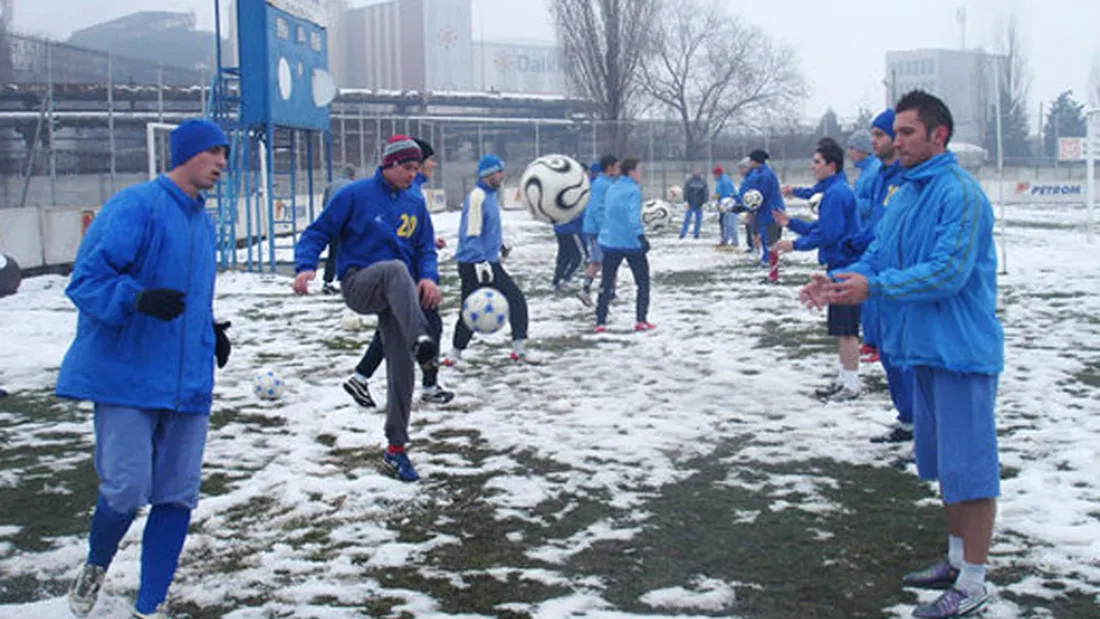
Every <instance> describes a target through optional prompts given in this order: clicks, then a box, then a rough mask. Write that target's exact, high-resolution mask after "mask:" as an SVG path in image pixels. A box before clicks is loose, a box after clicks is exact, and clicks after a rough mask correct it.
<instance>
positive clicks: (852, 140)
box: [848, 129, 875, 155]
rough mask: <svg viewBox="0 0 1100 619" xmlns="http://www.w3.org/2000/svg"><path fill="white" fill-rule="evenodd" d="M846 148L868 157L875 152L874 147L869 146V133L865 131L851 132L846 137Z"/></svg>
mask: <svg viewBox="0 0 1100 619" xmlns="http://www.w3.org/2000/svg"><path fill="white" fill-rule="evenodd" d="M848 148H854V149H856V150H861V151H863V152H865V153H867V154H868V155H869V154H871V153H873V152H875V149H874V147H872V146H871V132H870V131H868V130H866V129H858V130H856V131H853V132H852V135H851V136H849V137H848Z"/></svg>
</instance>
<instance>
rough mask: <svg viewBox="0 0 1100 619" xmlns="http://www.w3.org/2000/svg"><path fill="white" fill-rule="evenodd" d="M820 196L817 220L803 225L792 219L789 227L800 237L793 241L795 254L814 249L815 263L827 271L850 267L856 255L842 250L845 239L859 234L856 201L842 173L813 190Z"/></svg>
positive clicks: (824, 181) (823, 181)
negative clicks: (815, 252) (821, 265)
mask: <svg viewBox="0 0 1100 619" xmlns="http://www.w3.org/2000/svg"><path fill="white" fill-rule="evenodd" d="M818 192H821V193H822V194H824V195H822V197H821V204H820V205H818V218H817V221H815V222H812V223H810V222H805V221H803V220H801V219H795V218H791V220H790V223H789V224H788V227H789V228H790V229H791V230H792V231H794V232H796V233H798V234H799V235H801V236H800V237H799V238H797V239H795V241H794V248H795V249H796V250H798V251H807V250H810V249H817V261H818V262H819V263H821V264H823V265H825V266H826V267H827V268H829V269H836V268H839V267H843V266H846V265H848V264H851V263H852V262H854V261H855V260H856V258H858V257H859V255H858V254H853V253H852V252H850V251H848V250H846V249H845V246H844V239H846V238H847V237H848V236H849V235H851V234H852V233H854V232H856V231H858V230H859V215H858V213H857V212H856V197H855V194H854V193H853V192H852V188H851V187H849V186H848V177H846V176H844V173H843V172H838V173H836V174H833V175H832V176H830V177H829V178H826V179H824V180H822V181H820V182H818V183H817V184H816V185H814V186H813V193H818Z"/></svg>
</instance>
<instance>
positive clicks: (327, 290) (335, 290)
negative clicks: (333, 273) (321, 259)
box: [321, 282, 340, 294]
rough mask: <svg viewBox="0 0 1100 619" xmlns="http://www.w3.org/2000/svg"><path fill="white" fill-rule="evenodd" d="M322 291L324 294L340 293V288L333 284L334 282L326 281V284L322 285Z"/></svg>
mask: <svg viewBox="0 0 1100 619" xmlns="http://www.w3.org/2000/svg"><path fill="white" fill-rule="evenodd" d="M321 292H323V293H324V294H340V289H339V288H337V287H336V286H333V285H332V282H325V285H324V286H321Z"/></svg>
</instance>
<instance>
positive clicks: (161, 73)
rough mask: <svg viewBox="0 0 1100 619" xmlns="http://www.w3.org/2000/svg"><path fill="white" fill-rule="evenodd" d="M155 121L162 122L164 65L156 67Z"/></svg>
mask: <svg viewBox="0 0 1100 619" xmlns="http://www.w3.org/2000/svg"><path fill="white" fill-rule="evenodd" d="M157 121H158V122H164V65H162V64H158V65H157Z"/></svg>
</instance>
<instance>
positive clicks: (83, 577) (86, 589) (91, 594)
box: [69, 564, 107, 617]
mask: <svg viewBox="0 0 1100 619" xmlns="http://www.w3.org/2000/svg"><path fill="white" fill-rule="evenodd" d="M106 577H107V570H105V569H103V568H102V567H99V566H98V565H88V564H85V565H84V566H83V567H81V568H80V573H79V574H77V575H76V578H75V579H74V580H73V584H72V585H70V586H69V610H71V611H72V612H73V614H74V615H76V616H77V617H87V616H88V613H90V612H92V609H93V608H95V603H96V600H98V599H99V590H100V589H102V588H103V579H104V578H106Z"/></svg>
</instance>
